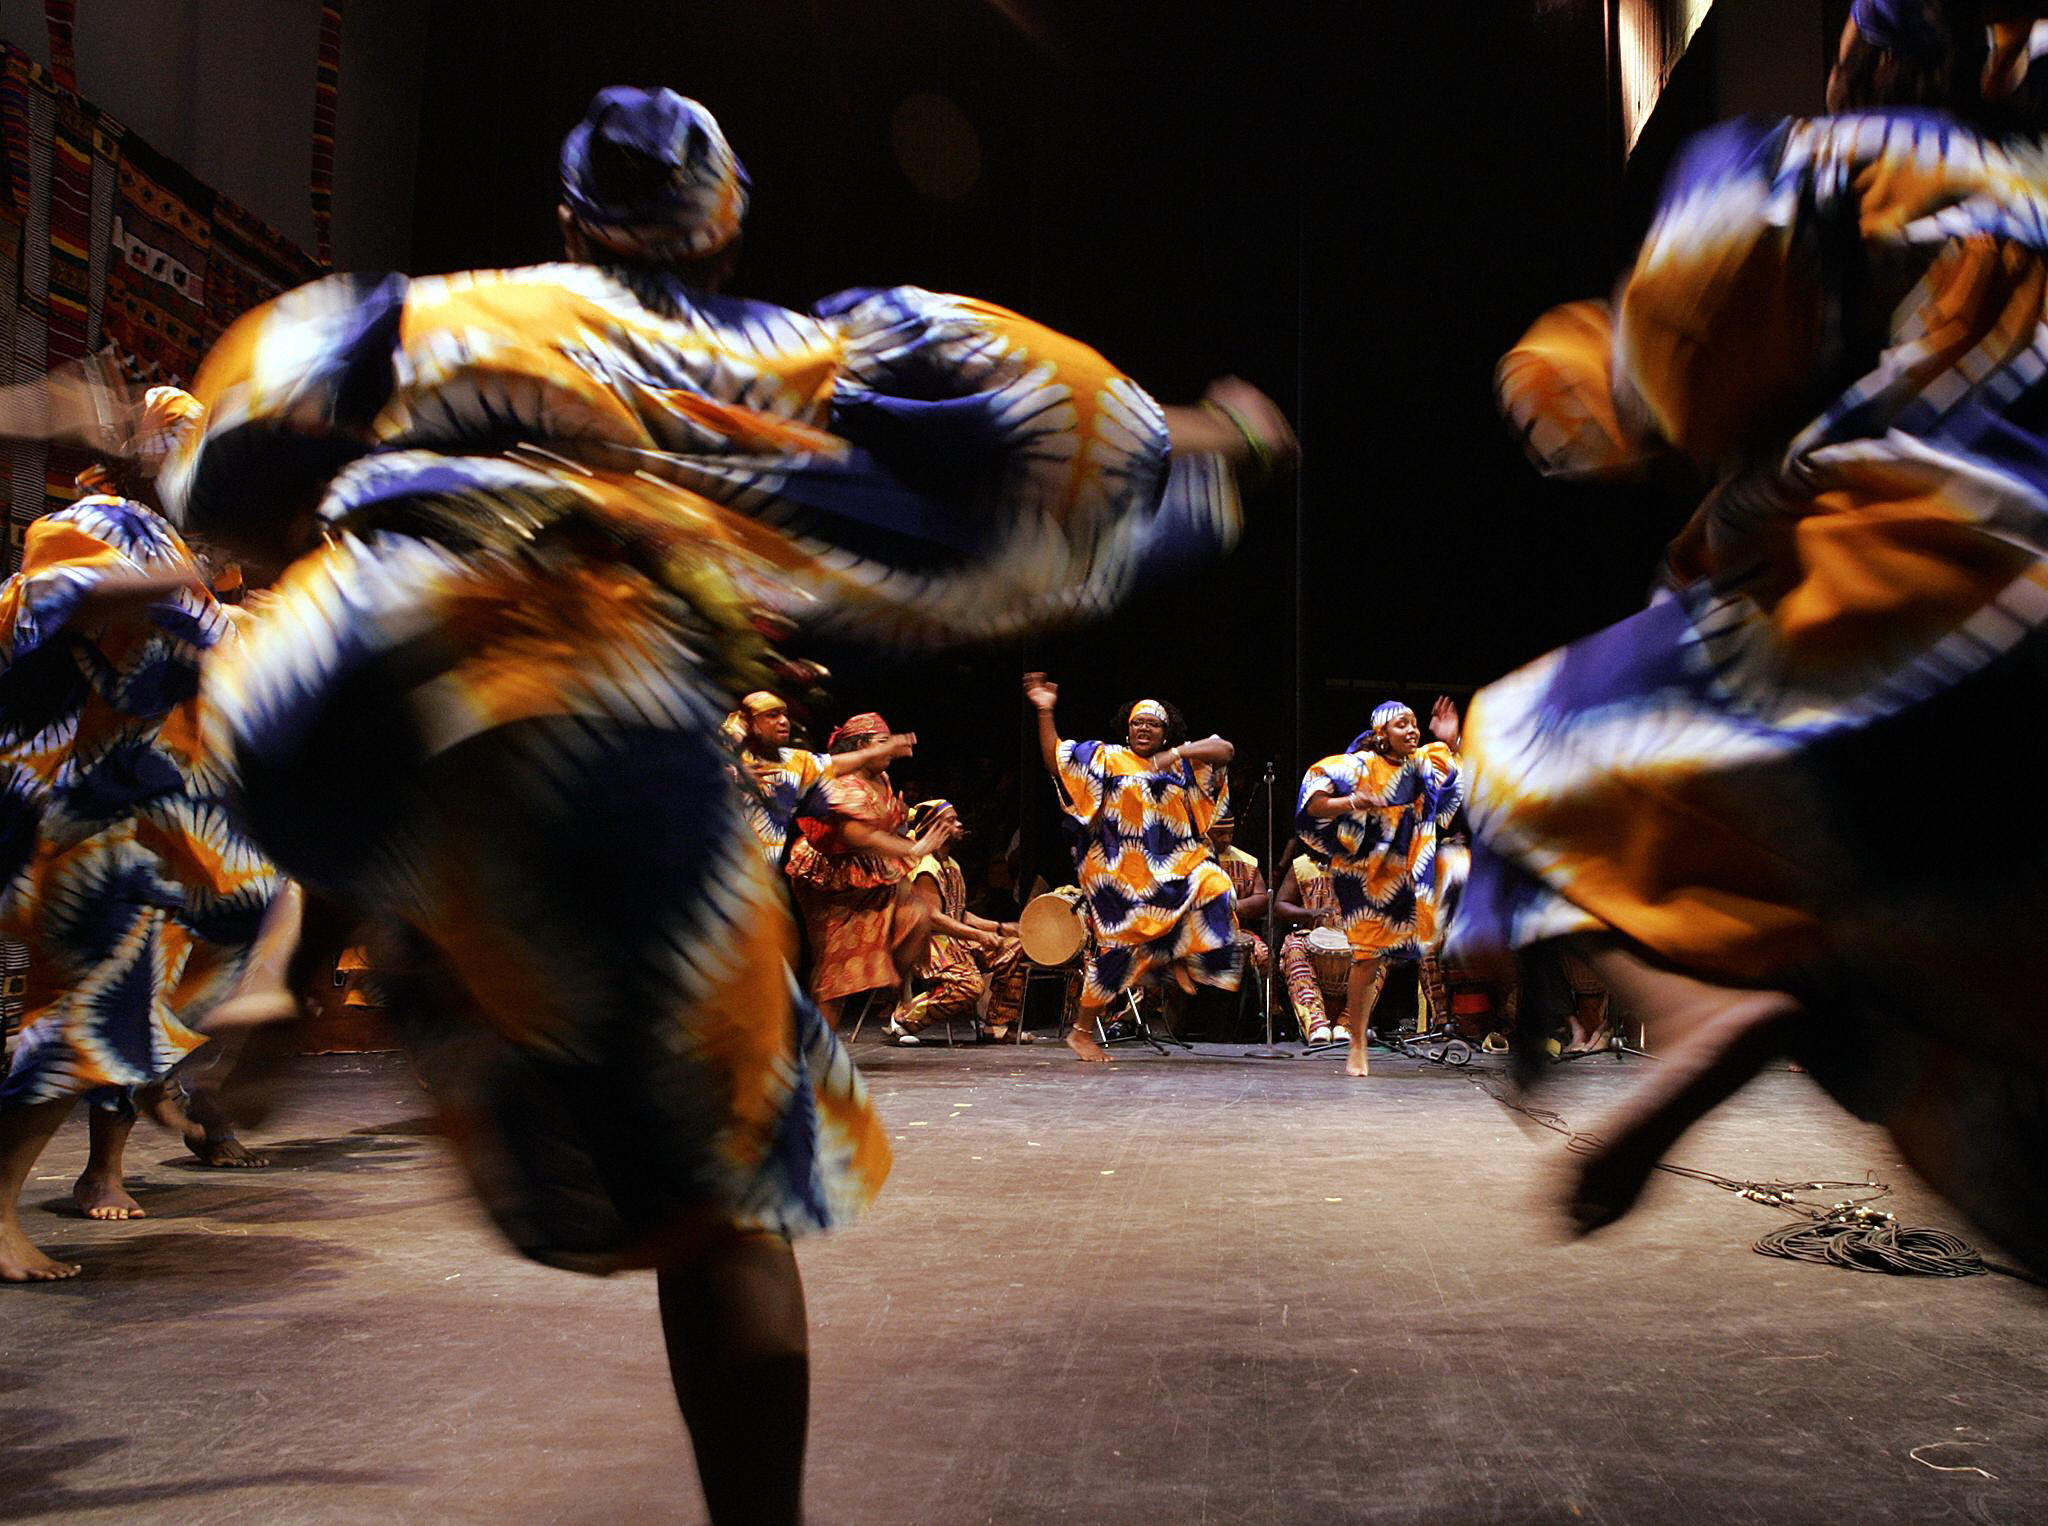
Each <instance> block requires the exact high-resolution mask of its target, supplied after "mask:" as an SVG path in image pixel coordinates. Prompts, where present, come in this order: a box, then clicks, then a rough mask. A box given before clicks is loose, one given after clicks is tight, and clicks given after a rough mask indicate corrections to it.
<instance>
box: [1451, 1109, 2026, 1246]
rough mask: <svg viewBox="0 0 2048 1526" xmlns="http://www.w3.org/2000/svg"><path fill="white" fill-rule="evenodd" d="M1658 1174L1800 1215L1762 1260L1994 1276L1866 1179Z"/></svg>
mask: <svg viewBox="0 0 2048 1526" xmlns="http://www.w3.org/2000/svg"><path fill="white" fill-rule="evenodd" d="M1472 1084H1473V1085H1474V1086H1476V1087H1478V1088H1479V1090H1480V1091H1482V1092H1484V1093H1486V1095H1487V1096H1489V1097H1491V1098H1493V1100H1494V1101H1496V1102H1498V1103H1499V1104H1500V1105H1501V1106H1502V1107H1505V1108H1510V1109H1512V1110H1513V1111H1515V1112H1517V1113H1520V1114H1521V1115H1522V1116H1523V1117H1525V1118H1528V1119H1530V1120H1532V1121H1534V1122H1536V1123H1539V1124H1541V1125H1542V1126H1543V1127H1544V1128H1546V1129H1549V1130H1550V1131H1551V1132H1552V1133H1556V1134H1561V1135H1563V1136H1564V1147H1565V1148H1566V1149H1567V1150H1569V1151H1571V1152H1572V1153H1573V1154H1574V1155H1591V1154H1593V1153H1595V1152H1596V1151H1598V1150H1600V1149H1602V1148H1604V1147H1605V1144H1606V1141H1604V1140H1602V1139H1601V1138H1600V1136H1599V1135H1598V1134H1587V1133H1583V1132H1581V1131H1580V1130H1578V1129H1575V1128H1573V1127H1572V1126H1571V1125H1570V1124H1569V1123H1567V1122H1566V1121H1565V1119H1564V1116H1563V1115H1562V1114H1561V1113H1554V1112H1552V1111H1551V1110H1550V1109H1548V1108H1542V1107H1529V1106H1528V1105H1526V1104H1524V1103H1521V1102H1517V1101H1515V1100H1514V1098H1512V1097H1510V1096H1509V1095H1508V1094H1507V1093H1505V1092H1503V1091H1501V1090H1500V1089H1499V1088H1498V1087H1493V1086H1487V1085H1485V1084H1483V1083H1482V1082H1479V1081H1477V1080H1474V1081H1473V1082H1472ZM1657 1169H1658V1170H1659V1171H1663V1172H1666V1173H1668V1174H1669V1175H1672V1176H1680V1177H1684V1178H1685V1179H1686V1180H1687V1181H1694V1182H1704V1183H1706V1184H1707V1185H1708V1186H1710V1187H1718V1188H1720V1189H1721V1190H1722V1191H1723V1192H1731V1193H1733V1194H1734V1195H1735V1196H1737V1197H1741V1198H1747V1199H1749V1201H1751V1202H1752V1203H1761V1204H1763V1205H1764V1206H1765V1207H1767V1208H1778V1209H1782V1210H1784V1211H1785V1212H1786V1213H1790V1214H1794V1215H1796V1216H1797V1217H1795V1218H1794V1219H1793V1221H1792V1222H1791V1223H1789V1224H1784V1225H1780V1226H1779V1227H1778V1228H1776V1229H1774V1230H1772V1231H1771V1232H1770V1233H1769V1234H1767V1235H1765V1236H1764V1237H1763V1238H1762V1239H1761V1240H1758V1241H1757V1242H1756V1243H1755V1244H1753V1245H1752V1246H1751V1247H1750V1249H1752V1250H1754V1251H1755V1252H1756V1253H1757V1254H1758V1255H1760V1256H1782V1257H1784V1258H1785V1259H1786V1260H1788V1261H1806V1262H1811V1263H1812V1264H1813V1265H1815V1266H1840V1267H1847V1268H1848V1269H1849V1270H1851V1271H1856V1272H1885V1273H1889V1274H1891V1275H1892V1276H1897V1277H1976V1276H1981V1275H1982V1274H1983V1273H1985V1272H1987V1271H1990V1270H1992V1268H1991V1267H1989V1266H1987V1265H1986V1264H1985V1261H1984V1258H1983V1257H1982V1256H1981V1255H1979V1254H1978V1252H1977V1250H1976V1247H1974V1246H1972V1245H1971V1244H1970V1243H1969V1242H1968V1241H1967V1240H1964V1239H1962V1238H1961V1237H1960V1236H1957V1235H1952V1234H1950V1233H1948V1231H1946V1230H1942V1229H1916V1228H1911V1227H1907V1226H1901V1225H1900V1223H1899V1221H1898V1220H1897V1219H1896V1218H1894V1217H1893V1216H1892V1215H1891V1214H1889V1213H1886V1212H1885V1211H1884V1210H1883V1209H1881V1208H1873V1207H1871V1206H1870V1205H1871V1204H1873V1203H1875V1202H1877V1201H1878V1200H1880V1199H1881V1198H1886V1197H1889V1196H1890V1195H1891V1190H1892V1189H1891V1188H1890V1187H1889V1186H1888V1185H1887V1184H1885V1183H1883V1182H1879V1181H1875V1180H1873V1179H1872V1178H1871V1177H1870V1175H1869V1174H1868V1173H1865V1175H1864V1178H1863V1180H1862V1181H1860V1182H1850V1181H1811V1182H1787V1181H1768V1182H1745V1181H1738V1180H1736V1179H1735V1178H1734V1177H1732V1176H1722V1175H1720V1174H1719V1173H1717V1172H1713V1171H1700V1170H1697V1169H1695V1168H1693V1167H1691V1166H1674V1165H1672V1164H1671V1163H1670V1162H1668V1161H1659V1162H1657ZM1805 1192H1822V1193H1827V1194H1829V1195H1831V1196H1832V1195H1833V1194H1836V1193H1846V1194H1848V1195H1847V1196H1844V1197H1842V1198H1840V1199H1838V1200H1837V1201H1835V1202H1832V1203H1829V1204H1826V1205H1822V1204H1820V1203H1812V1202H1807V1201H1805V1200H1804V1199H1803V1198H1801V1197H1800V1195H1799V1194H1801V1193H1805Z"/></svg>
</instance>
